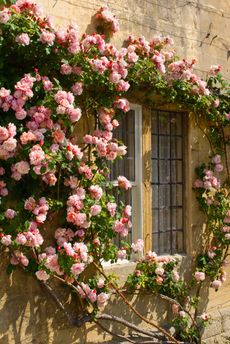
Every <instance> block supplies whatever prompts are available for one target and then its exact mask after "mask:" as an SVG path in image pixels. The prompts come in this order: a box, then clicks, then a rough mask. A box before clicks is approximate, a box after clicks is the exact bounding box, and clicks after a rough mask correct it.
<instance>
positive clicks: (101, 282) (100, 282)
mask: <svg viewBox="0 0 230 344" xmlns="http://www.w3.org/2000/svg"><path fill="white" fill-rule="evenodd" d="M104 285H105V280H104V279H103V278H99V280H98V282H97V287H98V288H103V287H104Z"/></svg>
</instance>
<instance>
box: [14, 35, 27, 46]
mask: <svg viewBox="0 0 230 344" xmlns="http://www.w3.org/2000/svg"><path fill="white" fill-rule="evenodd" d="M15 41H16V42H17V43H18V44H20V45H22V46H25V45H29V44H30V37H29V36H28V34H27V33H21V34H20V35H17V36H16V37H15Z"/></svg>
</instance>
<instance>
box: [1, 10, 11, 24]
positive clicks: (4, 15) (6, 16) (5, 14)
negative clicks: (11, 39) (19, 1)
mask: <svg viewBox="0 0 230 344" xmlns="http://www.w3.org/2000/svg"><path fill="white" fill-rule="evenodd" d="M9 20H10V16H9V14H8V10H7V9H6V8H5V9H4V10H3V11H0V23H1V24H6V23H7V22H8V21H9Z"/></svg>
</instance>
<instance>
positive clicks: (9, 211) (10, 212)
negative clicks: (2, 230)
mask: <svg viewBox="0 0 230 344" xmlns="http://www.w3.org/2000/svg"><path fill="white" fill-rule="evenodd" d="M4 215H5V217H6V218H7V219H13V218H14V217H15V216H16V211H15V210H13V209H10V208H9V209H7V210H6V211H5V213H4Z"/></svg>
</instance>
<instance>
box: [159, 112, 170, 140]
mask: <svg viewBox="0 0 230 344" xmlns="http://www.w3.org/2000/svg"><path fill="white" fill-rule="evenodd" d="M158 121H159V134H160V135H162V134H163V135H169V134H170V117H169V116H168V112H162V111H158Z"/></svg>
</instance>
